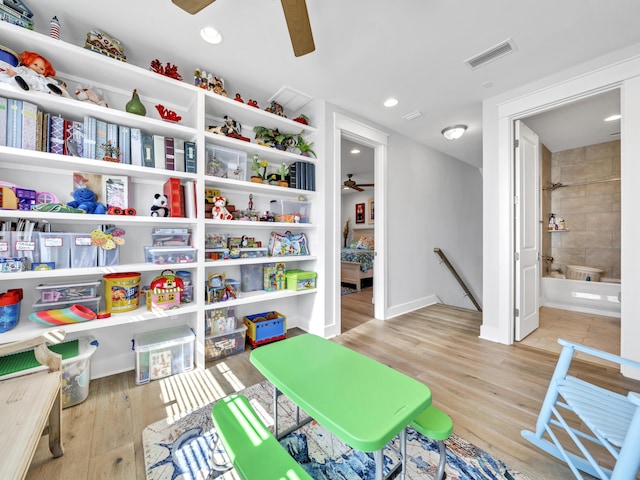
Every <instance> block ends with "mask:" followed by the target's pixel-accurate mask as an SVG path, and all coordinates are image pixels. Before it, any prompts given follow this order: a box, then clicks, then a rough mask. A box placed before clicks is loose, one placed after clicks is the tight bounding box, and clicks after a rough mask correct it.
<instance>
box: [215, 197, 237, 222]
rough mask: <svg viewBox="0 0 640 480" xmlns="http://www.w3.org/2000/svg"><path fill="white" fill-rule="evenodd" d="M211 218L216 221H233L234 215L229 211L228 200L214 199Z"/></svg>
mask: <svg viewBox="0 0 640 480" xmlns="http://www.w3.org/2000/svg"><path fill="white" fill-rule="evenodd" d="M211 218H212V219H214V220H231V219H232V218H233V215H231V214H230V213H229V210H227V199H226V198H224V197H216V198H214V199H213V208H212V209H211Z"/></svg>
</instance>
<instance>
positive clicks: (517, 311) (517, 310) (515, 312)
mask: <svg viewBox="0 0 640 480" xmlns="http://www.w3.org/2000/svg"><path fill="white" fill-rule="evenodd" d="M513 313H514V314H515V316H516V317H519V316H520V310H519V309H517V308H516V309H515V310H514V312H513Z"/></svg>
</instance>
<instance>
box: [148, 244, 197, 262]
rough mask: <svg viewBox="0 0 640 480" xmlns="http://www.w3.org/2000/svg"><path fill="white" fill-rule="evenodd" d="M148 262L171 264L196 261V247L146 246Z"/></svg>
mask: <svg viewBox="0 0 640 480" xmlns="http://www.w3.org/2000/svg"><path fill="white" fill-rule="evenodd" d="M144 258H145V261H146V262H147V263H155V264H156V265H169V264H177V263H192V262H195V261H196V249H195V248H191V247H144Z"/></svg>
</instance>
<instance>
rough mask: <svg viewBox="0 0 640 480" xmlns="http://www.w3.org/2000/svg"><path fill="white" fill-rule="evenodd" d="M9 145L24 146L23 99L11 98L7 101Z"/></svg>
mask: <svg viewBox="0 0 640 480" xmlns="http://www.w3.org/2000/svg"><path fill="white" fill-rule="evenodd" d="M7 108H8V114H7V146H9V147H14V148H21V147H22V135H21V133H20V130H21V129H22V119H21V118H20V117H21V112H22V100H14V99H13V98H10V99H9V101H8V102H7Z"/></svg>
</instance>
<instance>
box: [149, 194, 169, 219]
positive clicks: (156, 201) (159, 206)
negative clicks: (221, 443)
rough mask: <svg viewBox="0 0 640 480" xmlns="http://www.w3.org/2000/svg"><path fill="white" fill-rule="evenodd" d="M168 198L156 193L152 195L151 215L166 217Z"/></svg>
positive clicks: (167, 213) (167, 214)
mask: <svg viewBox="0 0 640 480" xmlns="http://www.w3.org/2000/svg"><path fill="white" fill-rule="evenodd" d="M168 204H169V199H168V198H167V196H166V195H162V194H160V193H156V194H155V195H154V196H153V205H151V216H152V217H168V216H169V207H168V206H167V205H168Z"/></svg>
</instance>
